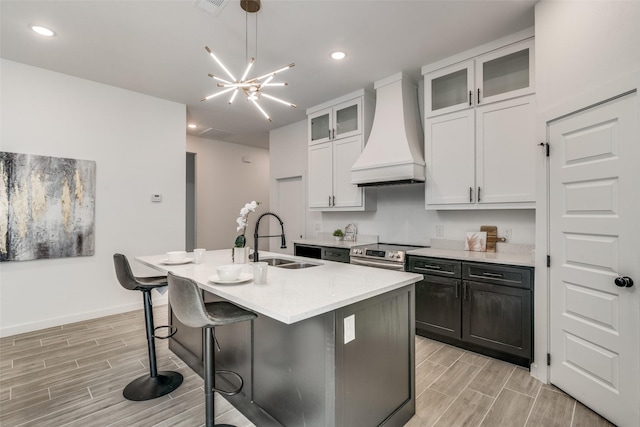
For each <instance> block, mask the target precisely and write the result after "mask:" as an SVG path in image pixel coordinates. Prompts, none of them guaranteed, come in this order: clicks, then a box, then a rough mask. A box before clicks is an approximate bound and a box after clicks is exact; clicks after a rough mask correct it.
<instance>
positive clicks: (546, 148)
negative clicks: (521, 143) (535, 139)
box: [538, 142, 549, 157]
mask: <svg viewBox="0 0 640 427" xmlns="http://www.w3.org/2000/svg"><path fill="white" fill-rule="evenodd" d="M538 145H539V146H540V147H544V150H545V155H546V156H547V157H549V143H548V142H541V143H540V144H538Z"/></svg>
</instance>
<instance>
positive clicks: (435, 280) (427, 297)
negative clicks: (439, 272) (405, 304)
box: [416, 276, 462, 339]
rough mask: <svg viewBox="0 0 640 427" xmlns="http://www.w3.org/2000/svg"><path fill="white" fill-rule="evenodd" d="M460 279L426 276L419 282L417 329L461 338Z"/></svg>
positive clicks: (419, 331) (417, 290)
mask: <svg viewBox="0 0 640 427" xmlns="http://www.w3.org/2000/svg"><path fill="white" fill-rule="evenodd" d="M460 283H461V281H460V280H459V279H450V278H448V277H439V276H424V279H423V280H421V281H419V282H417V283H416V329H417V332H418V334H424V333H425V332H427V334H428V333H435V334H438V335H441V336H446V337H452V338H457V339H460V329H461V327H460V326H461V322H462V319H461V317H460Z"/></svg>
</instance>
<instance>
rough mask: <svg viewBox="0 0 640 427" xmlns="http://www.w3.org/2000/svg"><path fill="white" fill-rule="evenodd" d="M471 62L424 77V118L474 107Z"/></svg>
mask: <svg viewBox="0 0 640 427" xmlns="http://www.w3.org/2000/svg"><path fill="white" fill-rule="evenodd" d="M473 78H474V73H473V60H470V61H465V62H461V63H459V64H455V65H451V66H449V67H446V68H442V69H440V70H437V71H434V72H432V73H429V74H427V75H425V82H424V83H425V84H424V88H425V89H424V90H425V97H424V99H425V100H426V102H425V110H426V116H427V117H430V116H435V115H438V114H446V113H450V112H453V111H458V110H461V109H465V108H470V107H472V106H473V105H474V98H473V88H474V85H473Z"/></svg>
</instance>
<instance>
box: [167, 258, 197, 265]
mask: <svg viewBox="0 0 640 427" xmlns="http://www.w3.org/2000/svg"><path fill="white" fill-rule="evenodd" d="M192 261H193V258H185V259H181V260H180V261H169V259H168V258H165V259H163V260H162V261H160V264H166V265H180V264H187V263H190V262H192Z"/></svg>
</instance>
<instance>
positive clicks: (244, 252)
mask: <svg viewBox="0 0 640 427" xmlns="http://www.w3.org/2000/svg"><path fill="white" fill-rule="evenodd" d="M232 251H233V253H232V260H233V263H234V264H246V263H248V262H249V247H248V246H245V247H244V248H235V247H234V248H232Z"/></svg>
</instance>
